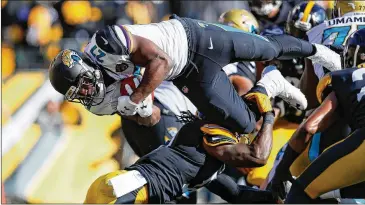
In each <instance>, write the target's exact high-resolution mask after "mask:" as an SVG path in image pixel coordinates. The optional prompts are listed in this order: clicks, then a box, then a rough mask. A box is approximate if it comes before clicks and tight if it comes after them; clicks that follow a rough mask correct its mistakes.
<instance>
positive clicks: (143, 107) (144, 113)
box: [137, 95, 153, 117]
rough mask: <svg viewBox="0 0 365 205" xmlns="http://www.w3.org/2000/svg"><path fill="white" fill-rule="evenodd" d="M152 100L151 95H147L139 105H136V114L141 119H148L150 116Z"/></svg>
mask: <svg viewBox="0 0 365 205" xmlns="http://www.w3.org/2000/svg"><path fill="white" fill-rule="evenodd" d="M152 107H153V99H152V95H149V96H148V97H147V98H146V99H144V100H143V101H142V102H141V103H139V104H138V110H137V113H138V114H139V116H141V117H149V116H151V115H152Z"/></svg>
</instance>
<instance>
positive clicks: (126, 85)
mask: <svg viewBox="0 0 365 205" xmlns="http://www.w3.org/2000/svg"><path fill="white" fill-rule="evenodd" d="M141 80H142V76H140V75H134V76H129V77H127V78H125V79H123V80H122V81H121V84H120V95H121V96H130V95H131V94H132V93H133V92H134V91H135V90H136V88H137V87H138V86H139V84H140V82H141ZM154 99H155V97H154V92H152V93H151V94H150V95H149V96H148V97H146V99H145V101H146V102H148V103H150V102H151V103H153V100H154Z"/></svg>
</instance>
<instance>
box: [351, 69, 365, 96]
mask: <svg viewBox="0 0 365 205" xmlns="http://www.w3.org/2000/svg"><path fill="white" fill-rule="evenodd" d="M364 74H365V69H357V70H355V71H354V72H353V73H352V81H353V82H354V83H356V81H363V80H364V78H363V76H364ZM364 95H365V85H364V86H363V87H362V88H361V90H360V92H359V93H358V94H357V101H359V102H360V101H361V99H362V97H364Z"/></svg>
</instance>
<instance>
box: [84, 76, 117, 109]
mask: <svg viewBox="0 0 365 205" xmlns="http://www.w3.org/2000/svg"><path fill="white" fill-rule="evenodd" d="M120 85H121V81H120V80H117V81H115V82H114V83H113V84H111V85H109V86H108V87H107V88H106V91H105V97H104V99H103V101H102V102H101V103H100V104H98V105H95V106H91V107H90V108H87V109H88V110H89V111H90V112H92V113H94V114H96V115H113V114H114V113H117V112H118V110H117V106H118V98H119V97H120V96H121V94H120Z"/></svg>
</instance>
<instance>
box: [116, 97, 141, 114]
mask: <svg viewBox="0 0 365 205" xmlns="http://www.w3.org/2000/svg"><path fill="white" fill-rule="evenodd" d="M138 108H139V104H136V103H134V102H132V100H131V99H130V97H129V96H120V97H119V98H118V105H117V110H118V111H119V112H120V114H121V115H125V116H131V115H135V114H136V113H137V111H138Z"/></svg>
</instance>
